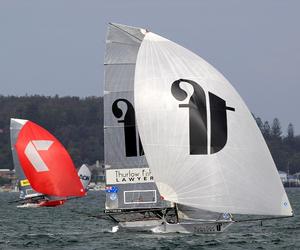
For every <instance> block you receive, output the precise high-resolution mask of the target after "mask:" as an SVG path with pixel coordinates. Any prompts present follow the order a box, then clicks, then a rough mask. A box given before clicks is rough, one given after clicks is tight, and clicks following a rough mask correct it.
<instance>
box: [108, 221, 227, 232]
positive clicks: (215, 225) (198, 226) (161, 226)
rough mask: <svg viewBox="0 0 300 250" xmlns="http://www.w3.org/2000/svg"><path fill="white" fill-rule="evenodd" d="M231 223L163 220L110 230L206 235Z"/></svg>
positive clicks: (223, 228) (141, 222) (222, 229)
mask: <svg viewBox="0 0 300 250" xmlns="http://www.w3.org/2000/svg"><path fill="white" fill-rule="evenodd" d="M232 224H233V221H230V220H224V221H222V220H220V221H188V222H180V223H174V224H171V223H167V222H165V221H164V220H151V221H134V222H120V223H119V224H118V226H115V227H113V228H112V232H117V231H118V230H127V231H128V230H129V231H136V232H139V231H140V232H142V231H146V232H152V233H193V234H207V233H221V232H224V230H226V229H227V228H228V227H229V226H230V225H232Z"/></svg>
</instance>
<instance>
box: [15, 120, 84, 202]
mask: <svg viewBox="0 0 300 250" xmlns="http://www.w3.org/2000/svg"><path fill="white" fill-rule="evenodd" d="M16 120H18V121H22V124H23V126H22V128H21V130H20V132H19V134H18V137H17V139H16V144H15V145H13V146H14V147H15V149H16V152H17V155H18V158H19V162H20V165H21V167H22V169H23V171H24V174H25V176H26V177H27V179H28V181H29V182H30V184H31V186H32V188H33V189H34V190H35V191H36V192H39V193H42V194H45V195H51V196H60V197H68V196H84V195H85V190H84V187H83V186H82V183H81V181H80V179H79V177H78V174H77V171H76V168H75V166H74V163H73V161H72V159H71V157H70V155H69V154H68V152H67V150H66V149H65V148H64V146H63V145H62V144H61V143H60V142H59V141H58V140H57V139H56V138H55V137H54V136H53V135H52V134H50V133H49V132H48V131H47V130H45V129H44V128H42V127H40V126H39V125H37V124H35V123H33V122H31V121H28V120H20V119H16Z"/></svg>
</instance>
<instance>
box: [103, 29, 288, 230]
mask: <svg viewBox="0 0 300 250" xmlns="http://www.w3.org/2000/svg"><path fill="white" fill-rule="evenodd" d="M104 65H105V85H104V156H105V165H106V203H105V213H106V214H107V215H108V216H109V217H110V218H111V219H112V220H113V221H114V222H115V223H117V225H116V226H115V227H114V228H113V231H118V230H120V229H126V230H138V231H141V230H142V231H144V230H146V231H151V232H182V233H216V232H223V231H224V230H225V229H226V228H228V227H229V226H230V225H231V224H233V223H235V221H234V219H233V217H232V214H247V215H268V216H278V217H286V216H292V215H293V212H292V208H291V205H290V202H289V200H288V197H287V195H286V192H285V190H284V188H283V186H282V184H281V181H280V178H279V176H278V173H277V170H276V166H275V164H274V161H273V159H272V157H271V154H270V152H269V150H268V147H267V145H266V143H265V141H264V139H263V137H262V135H261V132H260V131H259V129H258V127H257V125H256V123H255V121H254V119H253V117H252V114H251V113H250V111H249V109H248V108H247V106H246V104H245V103H244V101H243V100H242V98H241V97H240V96H239V94H238V93H237V91H236V90H235V89H234V88H233V86H232V85H231V84H230V83H229V82H228V81H227V80H226V79H225V77H224V76H223V75H222V74H221V73H220V72H218V71H217V70H216V69H215V68H214V67H213V66H211V65H210V64H209V63H207V62H206V61H205V60H203V59H202V58H201V57H199V56H198V55H196V54H194V53H193V52H191V51H189V50H187V49H185V48H184V47H182V46H180V45H178V44H176V43H174V42H172V41H170V40H168V39H166V38H163V37H161V36H159V35H157V34H154V33H152V32H150V31H148V30H146V29H142V28H137V27H130V26H126V25H122V24H114V23H110V24H109V26H108V33H107V38H106V53H105V61H104Z"/></svg>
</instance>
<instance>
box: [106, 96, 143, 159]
mask: <svg viewBox="0 0 300 250" xmlns="http://www.w3.org/2000/svg"><path fill="white" fill-rule="evenodd" d="M119 102H123V103H125V104H126V106H127V111H126V113H125V115H124V117H123V111H122V109H120V108H119V107H118V104H119ZM112 112H113V114H114V116H115V117H116V118H118V119H120V118H122V117H123V119H122V120H118V123H123V124H124V138H125V153H126V156H127V157H134V156H141V155H144V150H143V146H142V143H141V140H140V137H139V135H138V133H137V130H136V124H135V112H134V108H133V105H132V104H131V103H130V102H129V101H128V100H126V99H117V100H115V101H114V103H113V105H112ZM137 137H138V142H137Z"/></svg>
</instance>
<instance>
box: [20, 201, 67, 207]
mask: <svg viewBox="0 0 300 250" xmlns="http://www.w3.org/2000/svg"><path fill="white" fill-rule="evenodd" d="M65 202H66V200H46V201H45V200H42V201H38V202H27V203H24V204H22V205H18V206H17V207H19V208H28V207H29V208H35V207H57V206H61V205H63V204H64V203H65Z"/></svg>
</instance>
